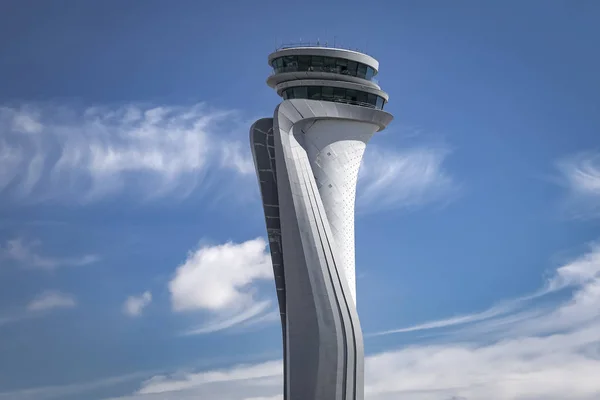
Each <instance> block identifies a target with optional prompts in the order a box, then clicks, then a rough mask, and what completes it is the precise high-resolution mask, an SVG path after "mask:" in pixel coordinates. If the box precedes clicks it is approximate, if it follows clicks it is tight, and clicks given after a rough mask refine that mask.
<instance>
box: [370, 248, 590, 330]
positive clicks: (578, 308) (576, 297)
mask: <svg viewBox="0 0 600 400" xmlns="http://www.w3.org/2000/svg"><path fill="white" fill-rule="evenodd" d="M598 288H600V245H599V244H596V243H594V244H592V245H591V248H590V251H589V252H588V253H586V254H584V255H582V256H580V257H578V258H576V259H574V260H572V261H570V262H568V263H566V264H565V265H563V266H561V267H560V268H558V269H556V271H555V272H554V274H553V275H552V276H551V277H550V278H548V280H547V281H546V282H545V284H544V286H542V287H541V288H540V289H539V290H537V291H535V292H534V293H531V294H528V295H525V296H522V297H518V298H516V299H510V300H506V301H504V302H502V303H499V304H497V305H494V306H493V307H490V308H488V309H487V310H484V311H480V312H475V313H472V314H466V315H460V316H455V317H450V318H445V319H441V320H435V321H427V322H423V323H420V324H417V325H413V326H407V327H402V328H397V329H390V330H386V331H381V332H376V333H372V334H370V335H369V336H381V335H389V334H396V333H407V332H416V331H425V330H431V329H441V328H452V327H456V326H460V325H468V324H473V323H481V324H480V325H476V326H475V328H476V329H475V330H476V331H480V332H481V331H482V329H481V328H485V327H488V328H493V329H499V327H500V326H501V325H506V326H511V327H512V328H515V327H516V326H519V327H520V329H525V327H526V326H529V325H530V324H534V325H535V329H534V331H536V332H539V331H541V330H542V329H548V333H551V332H552V331H553V330H556V329H558V328H559V327H560V326H561V325H564V324H565V323H564V321H565V318H566V319H567V320H568V321H569V322H568V323H567V324H566V325H569V324H571V322H574V321H575V320H577V321H578V322H583V321H581V318H579V317H583V316H590V317H592V318H599V322H600V311H595V310H594V309H593V308H592V309H588V308H587V307H588V306H587V305H588V304H589V303H590V302H591V303H592V304H595V305H597V306H598V307H599V308H598V310H600V293H598V298H597V299H595V298H594V296H595V295H596V291H597V290H598ZM567 289H569V290H573V291H574V292H573V296H572V298H571V303H569V302H567V303H565V304H563V305H562V306H560V307H559V308H553V307H548V306H547V305H546V304H545V303H541V305H540V304H539V303H534V301H536V300H541V299H543V298H544V297H547V296H551V295H553V294H554V293H557V292H560V291H563V290H567ZM596 301H597V304H596ZM565 307H566V308H565ZM515 312H516V314H515ZM556 313H558V314H560V315H558V314H556ZM521 314H523V315H526V316H527V317H528V318H518V317H519V315H521ZM532 316H535V318H533V317H532ZM561 316H562V317H561ZM544 327H546V328H544ZM527 329H528V330H531V329H529V328H527Z"/></svg>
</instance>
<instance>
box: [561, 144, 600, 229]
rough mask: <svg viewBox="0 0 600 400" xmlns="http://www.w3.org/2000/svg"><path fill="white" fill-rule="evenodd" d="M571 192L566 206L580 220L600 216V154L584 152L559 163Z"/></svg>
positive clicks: (563, 177) (562, 176)
mask: <svg viewBox="0 0 600 400" xmlns="http://www.w3.org/2000/svg"><path fill="white" fill-rule="evenodd" d="M557 167H558V169H559V171H560V173H561V178H562V180H561V182H562V183H563V184H564V185H565V186H566V187H567V189H568V190H569V192H568V197H567V201H566V205H567V207H568V210H569V213H570V214H572V215H574V216H575V217H578V218H586V217H598V216H600V152H582V153H578V154H574V155H571V156H568V157H565V158H563V159H561V160H560V161H559V162H558V163H557Z"/></svg>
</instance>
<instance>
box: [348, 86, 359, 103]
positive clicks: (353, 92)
mask: <svg viewBox="0 0 600 400" xmlns="http://www.w3.org/2000/svg"><path fill="white" fill-rule="evenodd" d="M346 99H347V100H350V101H354V102H356V101H358V92H357V91H356V90H352V89H346Z"/></svg>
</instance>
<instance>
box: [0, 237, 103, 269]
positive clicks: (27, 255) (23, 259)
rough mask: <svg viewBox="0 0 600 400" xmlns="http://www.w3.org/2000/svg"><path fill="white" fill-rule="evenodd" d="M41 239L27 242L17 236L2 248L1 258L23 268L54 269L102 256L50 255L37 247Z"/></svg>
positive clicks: (86, 262) (72, 265)
mask: <svg viewBox="0 0 600 400" xmlns="http://www.w3.org/2000/svg"><path fill="white" fill-rule="evenodd" d="M40 246H41V242H40V241H31V242H27V241H25V240H24V239H23V238H15V239H11V240H9V241H7V242H6V244H5V245H4V247H3V248H0V258H5V259H8V260H11V261H13V262H15V263H17V264H19V265H20V266H22V267H23V268H33V269H43V270H52V269H55V268H60V267H69V266H70V267H78V266H83V265H88V264H92V263H95V262H97V261H99V260H100V257H98V256H97V255H94V254H86V255H83V256H78V257H49V256H44V255H42V254H40V253H39V252H38V251H37V249H38V248H39V247H40Z"/></svg>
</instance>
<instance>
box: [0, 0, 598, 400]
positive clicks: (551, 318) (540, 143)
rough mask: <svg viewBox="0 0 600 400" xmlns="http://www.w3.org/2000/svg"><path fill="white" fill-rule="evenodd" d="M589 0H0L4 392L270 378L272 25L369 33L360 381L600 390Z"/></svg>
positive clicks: (241, 393) (563, 394) (273, 320)
mask: <svg viewBox="0 0 600 400" xmlns="http://www.w3.org/2000/svg"><path fill="white" fill-rule="evenodd" d="M599 17H600V4H599V3H597V2H594V1H592V0H589V1H583V0H582V1H577V2H570V1H536V0H531V1H527V2H516V1H513V2H510V1H509V2H493V3H492V2H485V3H484V2H478V1H466V0H460V1H455V2H442V1H421V2H411V1H398V2H396V1H387V2H386V1H373V2H355V1H347V2H345V3H344V6H343V7H339V5H336V4H334V3H333V2H330V3H328V2H322V1H320V2H317V1H312V0H307V1H303V2H302V3H301V4H294V6H293V7H292V6H291V5H289V6H287V5H286V4H285V3H282V2H281V1H278V2H276V1H253V2H242V1H238V2H234V1H223V2H210V3H209V2H200V1H187V0H178V1H170V2H168V1H143V2H142V1H129V2H123V1H112V0H106V1H102V2H92V1H64V2H48V1H42V0H30V1H27V2H22V1H16V0H5V1H3V2H2V4H0V400H5V399H6V400H9V399H10V400H51V399H61V400H63V399H64V400H70V399H86V400H88V399H89V400H107V399H111V400H116V399H119V400H126V399H127V400H154V399H162V400H165V399H183V400H185V399H192V398H193V399H196V398H203V399H204V398H206V399H212V398H215V399H216V398H219V399H223V400H249V399H253V400H257V399H263V400H264V399H269V400H275V399H279V398H280V397H278V396H280V390H281V389H280V388H281V376H280V370H281V361H280V358H281V356H280V354H281V348H280V346H281V342H280V328H279V325H278V321H277V317H276V313H274V312H275V310H276V309H275V307H276V303H275V291H274V286H273V283H272V281H271V275H270V265H269V258H268V248H267V247H266V244H265V229H264V222H263V219H262V218H263V217H262V210H261V206H260V200H259V195H258V188H257V183H256V178H255V176H254V171H253V166H252V163H251V160H250V154H249V146H248V140H247V137H248V129H249V126H250V124H251V123H252V122H253V121H254V120H256V119H257V118H259V117H265V116H270V115H272V112H273V109H274V107H275V106H276V104H277V103H278V101H279V100H280V99H279V98H278V97H277V96H276V95H275V94H274V93H273V91H272V89H270V88H269V87H268V86H267V85H266V84H265V80H266V78H267V76H268V74H269V73H270V70H269V67H268V65H267V55H268V54H269V53H270V52H272V51H273V50H274V48H275V47H276V46H277V44H279V43H281V42H293V41H298V40H300V39H302V40H312V41H315V40H317V39H319V40H321V41H322V42H324V41H329V43H330V44H331V43H333V40H334V38H335V40H336V43H338V44H341V45H343V46H350V47H353V48H360V49H362V50H366V51H367V52H368V53H369V54H372V55H373V56H374V57H376V58H377V59H378V60H379V61H380V65H381V68H380V74H379V75H378V80H379V83H380V85H381V86H382V88H383V89H384V90H385V91H387V92H388V93H389V94H390V102H389V104H388V105H387V106H386V110H387V111H389V112H391V113H392V114H394V116H395V119H394V121H393V123H392V124H391V125H390V126H389V127H388V129H387V130H386V131H384V132H382V133H380V134H377V135H376V136H375V137H374V138H373V139H372V142H371V144H370V145H369V147H368V148H367V152H366V155H365V160H364V164H363V166H362V169H361V173H360V179H359V187H358V193H357V214H358V215H357V219H356V249H357V250H356V251H357V253H356V265H357V286H358V309H359V314H360V317H361V323H362V327H363V330H364V332H365V348H366V353H367V367H366V392H367V398H368V399H369V400H388V399H394V400H396V399H411V400H413V399H416V400H449V399H462V400H464V399H469V400H472V399H527V400H537V399H545V400H546V399H551V400H552V399H565V398H569V399H597V398H598V396H600V382H599V381H598V378H597V377H598V376H600V351H599V349H600V341H599V339H598V338H600V313H599V311H598V310H599V309H600V242H599V239H600V221H599V220H598V217H600V206H599V204H600V139H599V138H600V135H599V131H600V117H599V116H598V110H599V108H600V94H599V93H600V90H599V89H600V78H599V75H598V73H597V71H599V70H600V56H599V55H598V52H597V38H598V37H600V26H598V24H597V20H598V18H599Z"/></svg>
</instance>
